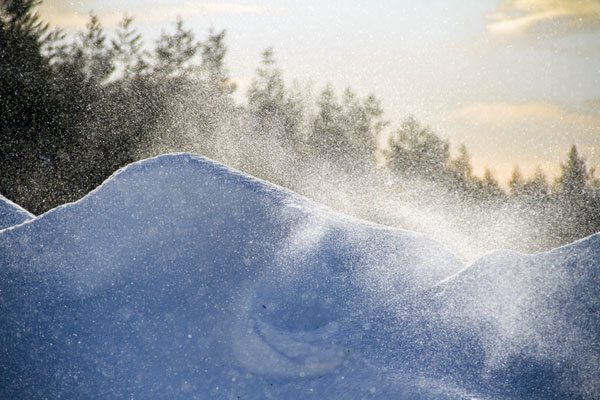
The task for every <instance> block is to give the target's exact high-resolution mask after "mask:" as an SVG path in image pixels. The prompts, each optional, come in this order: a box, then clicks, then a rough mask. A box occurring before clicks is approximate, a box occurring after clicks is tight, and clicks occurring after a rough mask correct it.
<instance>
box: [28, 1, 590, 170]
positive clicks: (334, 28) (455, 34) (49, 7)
mask: <svg viewBox="0 0 600 400" xmlns="http://www.w3.org/2000/svg"><path fill="white" fill-rule="evenodd" d="M90 11H93V12H94V13H96V14H97V15H98V16H99V17H100V21H101V23H102V24H103V26H104V28H105V29H106V30H108V31H110V29H112V28H113V27H115V25H116V24H117V23H118V22H119V21H120V20H121V19H122V16H123V14H125V13H126V14H128V15H130V16H132V17H133V18H134V22H135V26H136V28H137V29H138V30H139V31H140V32H141V33H142V34H143V36H144V38H145V39H146V41H147V42H146V45H147V46H148V47H150V46H152V44H153V43H152V40H154V39H155V38H157V37H158V35H159V34H160V32H161V30H169V29H171V28H172V26H173V22H174V21H175V20H176V18H177V17H178V16H180V17H181V18H182V19H183V21H184V23H185V24H186V25H187V26H188V27H190V28H193V30H194V32H195V33H196V35H197V37H198V38H203V37H205V36H206V33H207V31H208V29H209V28H210V27H214V28H215V29H218V30H221V29H226V30H227V38H226V42H227V45H228V50H229V51H228V54H227V58H226V63H227V67H228V69H229V71H230V73H231V76H232V77H233V79H234V81H235V82H236V83H237V85H238V91H237V94H236V96H237V98H238V99H239V100H240V101H242V100H243V98H244V97H245V93H246V90H247V87H248V85H249V82H250V81H251V79H252V77H253V76H254V74H255V69H256V68H257V66H258V65H259V63H260V54H261V52H262V51H263V50H264V49H265V48H267V47H269V46H273V48H274V50H275V56H276V60H277V63H278V65H279V66H280V67H281V69H282V70H283V72H284V75H285V79H286V80H287V81H288V82H290V83H291V82H292V81H294V80H297V81H298V82H299V83H300V84H302V85H309V84H310V85H312V88H313V90H314V91H316V92H318V91H320V90H321V89H322V87H323V86H324V85H325V84H326V83H332V84H333V85H334V87H335V88H336V90H337V91H338V92H341V91H342V90H343V89H344V88H345V87H347V86H350V87H352V88H353V89H354V90H355V91H357V92H358V93H359V94H361V95H367V94H369V93H373V94H375V95H376V96H377V97H378V98H379V99H380V100H381V102H382V106H383V108H384V110H385V113H386V114H385V117H386V118H387V119H389V120H390V121H391V122H392V126H394V125H398V124H399V122H400V121H401V120H402V119H404V118H405V117H407V116H408V115H414V116H415V117H416V118H417V119H418V120H420V121H422V122H423V123H424V124H427V125H429V126H430V127H431V128H432V129H433V130H434V131H435V132H437V133H438V134H439V135H440V136H442V137H445V138H447V139H449V140H450V142H451V143H452V145H453V149H454V150H456V148H457V147H458V145H460V144H461V143H464V144H465V145H466V146H467V148H468V150H469V152H470V154H471V155H472V163H473V166H474V172H475V173H476V174H478V175H481V174H482V172H483V169H484V168H485V167H486V166H487V167H489V168H490V170H491V171H492V172H493V173H494V174H495V175H496V176H497V177H498V178H499V180H500V181H502V182H506V181H507V179H508V178H509V177H510V173H511V171H512V170H513V168H514V166H515V165H516V164H518V165H519V167H520V169H521V171H522V172H523V173H524V175H526V176H529V175H531V174H532V173H533V171H534V170H535V169H536V167H541V168H542V169H543V170H544V171H546V173H547V174H548V175H549V176H556V175H557V174H558V172H559V168H560V167H559V163H560V161H563V160H564V159H565V158H566V155H567V152H568V149H569V147H570V146H571V145H572V144H577V145H578V148H579V150H580V152H581V153H582V154H583V156H584V157H585V158H586V160H587V163H588V165H589V166H590V167H599V166H600V1H598V0H582V1H567V0H505V1H498V0H461V1H457V0H444V1H441V0H431V1H427V2H413V1H406V0H404V1H391V0H387V1H378V2H367V1H355V2H346V1H339V0H337V1H315V0H306V1H301V2H300V1H291V0H279V1H276V0H255V1H233V0H232V1H229V2H227V1H213V2H205V1H191V0H169V1H166V0H144V1H143V0H119V1H117V0H102V1H99V0H87V1H70V2H66V1H62V0H46V1H44V2H43V4H42V6H41V7H40V14H41V16H42V17H43V19H45V20H46V21H48V22H50V23H51V25H52V26H59V27H62V28H63V29H64V30H65V31H67V32H72V31H76V30H81V29H83V28H84V26H85V23H86V22H87V20H88V18H89V13H90Z"/></svg>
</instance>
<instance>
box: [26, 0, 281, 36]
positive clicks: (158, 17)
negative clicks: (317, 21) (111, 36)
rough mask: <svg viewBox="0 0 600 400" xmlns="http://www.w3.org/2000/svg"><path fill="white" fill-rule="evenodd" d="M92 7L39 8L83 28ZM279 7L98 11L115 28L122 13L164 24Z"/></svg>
mask: <svg viewBox="0 0 600 400" xmlns="http://www.w3.org/2000/svg"><path fill="white" fill-rule="evenodd" d="M86 5H89V10H87V11H86V12H82V11H81V9H82V8H83V6H80V7H78V8H74V7H70V6H69V5H68V3H66V2H62V1H46V2H44V3H42V5H41V6H40V7H39V8H38V10H39V12H40V14H41V16H42V18H43V19H44V20H45V21H48V22H50V24H51V25H52V26H58V27H60V28H62V29H66V30H81V29H83V28H84V27H85V25H86V23H87V22H88V21H89V12H90V11H93V10H95V9H96V8H95V6H96V3H95V2H93V1H88V2H86ZM279 11H280V9H277V8H272V7H262V6H257V5H251V4H239V3H233V2H230V3H226V2H218V3H217V2H212V3H203V2H192V1H188V2H185V3H182V4H176V5H172V6H161V5H156V6H146V7H144V8H140V7H139V6H138V7H132V8H131V9H126V8H122V9H117V10H110V11H109V10H104V11H103V10H102V8H101V11H100V12H97V14H98V17H99V18H100V21H101V23H102V25H103V26H105V27H112V26H115V25H117V24H118V23H119V22H121V21H122V19H123V15H124V14H127V15H130V16H132V17H133V18H134V19H135V20H136V21H137V22H141V23H161V22H173V21H175V19H176V18H177V17H182V18H184V19H191V18H205V17H217V16H228V15H248V16H255V15H264V14H273V13H277V12H279Z"/></svg>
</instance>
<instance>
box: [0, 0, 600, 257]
mask: <svg viewBox="0 0 600 400" xmlns="http://www.w3.org/2000/svg"><path fill="white" fill-rule="evenodd" d="M37 4H38V2H37V1H36V0H0V60H1V62H0V103H1V108H0V135H1V137H2V146H1V147H0V193H2V194H3V195H5V196H6V197H8V198H10V199H11V200H13V201H15V202H16V203H18V204H20V205H22V206H23V207H25V208H26V209H28V210H30V211H31V212H33V213H35V214H40V213H43V212H45V211H47V210H49V209H51V208H53V207H55V206H57V205H60V204H64V203H66V202H70V201H74V200H77V199H79V198H81V197H83V196H84V195H85V194H86V193H88V192H89V191H91V190H92V189H94V188H95V187H97V186H98V185H99V184H101V183H102V181H103V180H105V179H106V178H107V177H108V176H110V174H112V173H113V172H114V171H116V170H117V169H118V168H119V167H122V166H124V165H127V164H129V163H131V162H133V161H136V160H138V159H142V158H145V157H148V156H152V155H156V154H159V153H165V152H173V151H194V152H198V153H200V154H203V155H206V156H208V157H211V158H214V159H216V160H218V161H222V162H225V163H228V164H230V165H233V166H235V167H237V168H239V169H242V170H244V171H245V172H248V173H250V174H253V175H255V176H258V177H261V178H264V179H267V180H270V181H273V182H275V183H278V184H281V185H283V186H286V187H289V188H291V189H293V190H297V191H299V192H301V193H302V192H303V191H306V190H307V189H306V188H307V187H309V186H310V183H307V182H305V181H306V180H307V179H309V178H310V179H316V175H315V174H312V175H310V174H307V173H305V172H303V171H306V170H312V171H313V172H318V171H320V170H323V169H328V170H331V171H335V174H337V175H339V176H340V177H345V178H347V177H350V178H352V177H361V176H362V177H366V176H376V178H373V182H372V183H373V185H374V186H377V185H380V184H383V182H388V183H389V182H390V181H391V182H392V186H393V188H394V189H393V190H392V192H391V193H392V194H391V195H393V196H396V195H397V196H402V194H403V192H404V191H406V188H408V187H410V186H411V185H417V184H419V182H427V185H432V186H433V187H436V188H438V189H439V190H440V191H441V192H443V193H444V196H449V197H450V198H453V199H456V201H457V204H468V205H469V206H470V207H475V208H476V209H479V210H480V212H481V213H485V212H486V210H488V209H490V208H496V209H498V208H500V209H501V208H506V209H509V210H510V211H511V212H513V213H516V214H517V215H518V216H519V217H520V218H522V219H523V220H526V221H528V222H529V223H531V224H533V225H535V226H537V227H539V232H540V236H542V237H544V238H545V242H546V243H548V245H558V244H563V243H567V242H570V241H572V240H575V239H577V238H580V237H583V236H586V235H588V234H591V233H595V232H597V231H600V182H599V181H598V179H596V178H594V171H593V169H588V167H587V166H586V163H585V160H584V159H583V158H582V156H581V155H580V154H579V152H578V150H577V147H576V146H575V145H573V147H572V148H571V150H570V152H569V153H568V154H567V155H566V159H565V161H564V162H563V163H562V164H561V174H560V176H559V177H558V178H557V179H556V180H555V181H554V182H550V181H549V180H548V179H547V178H546V177H545V176H544V174H543V172H542V171H541V170H538V171H537V172H536V173H535V175H534V176H533V177H531V178H528V179H526V178H524V177H523V176H522V175H521V173H520V172H519V169H518V167H516V168H515V170H514V172H513V176H512V179H511V180H510V182H509V183H508V188H504V187H502V186H501V185H500V184H499V183H498V181H497V180H496V179H495V178H494V176H493V174H492V173H491V172H490V170H489V169H488V170H486V172H485V174H484V176H483V177H478V176H475V175H474V174H473V172H472V168H471V163H470V155H469V153H468V150H467V148H466V147H465V146H464V145H463V146H460V147H459V149H458V152H457V154H456V155H454V156H452V155H451V153H450V143H449V142H448V141H446V140H444V139H442V138H441V137H440V136H439V135H438V134H436V133H435V132H433V131H432V130H431V129H429V128H428V127H424V126H422V125H421V124H420V123H419V121H417V120H416V119H415V118H414V117H408V118H406V119H405V120H404V121H403V122H402V123H401V124H400V126H398V127H392V126H391V124H390V123H389V122H388V121H386V120H385V119H384V117H383V110H382V108H381V106H380V103H379V101H378V100H377V98H376V97H375V96H372V95H370V96H367V97H364V98H362V97H360V96H358V95H357V94H356V93H355V92H354V91H352V90H351V89H350V88H349V89H346V90H345V91H344V92H343V93H341V94H339V95H338V94H336V93H335V91H334V90H333V88H332V87H331V86H326V87H325V88H324V89H323V90H322V91H321V92H320V93H319V94H317V95H316V96H312V95H308V94H307V93H306V92H305V91H303V89H302V87H298V86H296V87H294V86H289V85H286V84H285V81H284V78H283V72H282V71H281V70H280V69H279V68H278V66H277V63H276V61H275V57H274V52H273V50H272V49H267V50H265V51H264V53H263V54H262V62H261V64H260V66H259V67H258V68H257V70H256V75H255V77H254V79H253V81H252V83H251V85H250V87H249V90H248V92H247V95H246V100H247V101H246V102H245V103H244V104H238V103H236V101H235V100H234V97H233V95H234V93H235V91H236V90H237V88H236V85H235V83H234V82H233V81H232V79H231V77H230V76H229V73H228V70H227V67H226V64H225V56H226V54H227V47H226V45H225V36H226V32H225V31H215V30H209V32H208V34H207V36H206V38H204V40H198V39H197V38H196V37H195V35H194V33H193V31H192V30H191V29H189V28H188V27H186V26H185V24H184V23H183V22H182V20H180V19H179V20H177V21H176V22H175V23H174V25H173V26H172V29H171V30H169V31H166V32H162V33H161V35H160V37H159V38H158V40H156V41H155V42H154V44H153V47H152V50H148V48H149V47H148V46H146V45H145V44H144V42H143V38H142V36H141V35H140V34H139V33H138V32H137V30H136V29H135V28H134V25H133V20H132V18H130V17H127V16H125V17H124V18H123V20H122V21H121V23H120V24H119V26H118V28H117V29H116V31H115V33H114V35H113V36H112V37H108V36H107V35H106V33H105V32H104V30H103V28H102V25H101V21H100V20H99V19H98V17H96V16H95V15H91V16H90V19H89V22H88V24H87V26H86V29H85V30H84V31H82V32H80V33H78V34H76V35H74V36H70V37H68V36H67V35H65V34H64V33H63V32H61V31H59V30H51V29H50V27H49V26H48V24H46V23H44V22H43V21H41V20H40V18H39V16H38V15H37V14H36V13H35V12H34V7H35V6H36V5H37ZM381 138H387V142H386V143H382V140H381ZM374 171H375V172H374ZM383 176H385V178H381V177H383ZM438 195H439V192H436V195H435V196H438ZM423 201H425V202H428V201H430V202H432V203H434V202H436V201H439V199H437V198H433V197H432V198H429V199H424V200H423ZM361 216H363V217H364V215H361ZM371 219H373V220H377V219H378V218H377V217H376V216H374V217H373V218H371ZM377 222H383V223H386V221H384V220H379V221H377ZM525 250H536V249H535V248H532V249H529V248H528V249H525Z"/></svg>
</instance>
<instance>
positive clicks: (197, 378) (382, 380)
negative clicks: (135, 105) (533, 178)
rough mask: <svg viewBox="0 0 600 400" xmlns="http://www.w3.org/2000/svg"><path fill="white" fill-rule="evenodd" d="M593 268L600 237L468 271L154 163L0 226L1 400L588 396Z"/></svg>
mask: <svg viewBox="0 0 600 400" xmlns="http://www.w3.org/2000/svg"><path fill="white" fill-rule="evenodd" d="M0 215H4V212H3V214H0ZM16 223H18V222H16ZM599 264H600V235H594V236H591V237H588V238H586V239H583V240H581V241H579V242H576V243H574V244H572V245H569V246H566V247H562V248H559V249H555V250H553V251H551V252H548V253H543V254H537V255H523V254H518V253H513V252H506V251H498V252H493V253H490V254H488V255H486V256H484V257H482V258H481V259H479V260H478V261H476V262H474V263H473V264H471V265H469V266H465V265H463V263H462V262H461V261H460V260H459V258H457V257H456V256H455V255H453V254H452V253H451V252H450V251H449V250H447V249H446V248H445V247H443V246H442V245H441V244H439V243H438V242H436V241H434V240H432V239H430V238H428V237H426V236H424V235H421V234H416V233H412V232H407V231H403V230H399V229H390V228H385V227H381V226H377V225H374V224H370V223H366V222H363V221H360V220H357V219H353V218H349V217H346V216H344V215H341V214H338V213H335V212H333V211H331V210H329V209H327V208H325V207H322V206H320V205H318V204H315V203H313V202H311V201H309V200H307V199H305V198H303V197H301V196H299V195H296V194H294V193H292V192H289V191H287V190H284V189H282V188H279V187H277V186H274V185H271V184H269V183H266V182H263V181H259V180H257V179H254V178H251V177H248V176H245V175H243V174H240V173H238V172H236V171H233V170H230V169H228V168H227V167H224V166H222V165H219V164H216V163H213V162H212V161H209V160H207V159H204V158H201V157H198V156H194V155H189V154H175V155H167V156H161V157H157V158H153V159H149V160H145V161H142V162H138V163H135V164H131V165H130V166H128V167H127V168H124V169H122V170H120V171H119V172H117V173H116V174H115V175H114V176H113V177H111V178H110V179H109V180H107V181H106V182H105V183H104V184H103V185H102V186H100V187H99V188H98V189H96V190H95V191H93V192H92V193H90V194H89V195H88V196H86V197H85V198H84V199H82V200H80V201H78V202H76V203H72V204H67V205H64V206H61V207H58V208H56V209H54V210H51V211H49V212H48V213H46V214H44V215H42V216H40V217H38V218H35V219H31V220H29V221H28V222H26V223H23V224H21V225H18V226H14V227H12V228H11V229H5V230H2V231H0V398H2V399H4V398H7V399H13V398H14V399H17V398H18V399H43V398H48V399H56V398H62V399H124V398H127V399H206V398H223V399H265V398H273V399H306V398H315V399H341V398H343V399H346V400H349V399H362V398H369V399H371V398H372V399H402V398H407V399H461V398H462V399H472V398H473V399H474V398H479V399H483V398H492V399H512V398H514V399H525V398H532V399H536V398H539V399H548V398H556V399H559V398H581V399H594V398H599V397H600V343H599V340H598V333H599V332H600V321H599V319H600V277H599V273H598V270H599Z"/></svg>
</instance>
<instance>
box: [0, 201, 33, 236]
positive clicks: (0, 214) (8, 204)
mask: <svg viewBox="0 0 600 400" xmlns="http://www.w3.org/2000/svg"><path fill="white" fill-rule="evenodd" d="M33 218H35V216H34V215H33V214H31V213H30V212H29V211H27V210H25V209H24V208H22V207H20V206H18V205H16V204H15V203H13V202H12V201H10V200H8V199H7V198H6V197H4V196H2V195H1V194H0V230H2V229H6V228H9V227H11V226H14V225H18V224H22V223H23V222H26V221H29V220H31V219H33Z"/></svg>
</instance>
